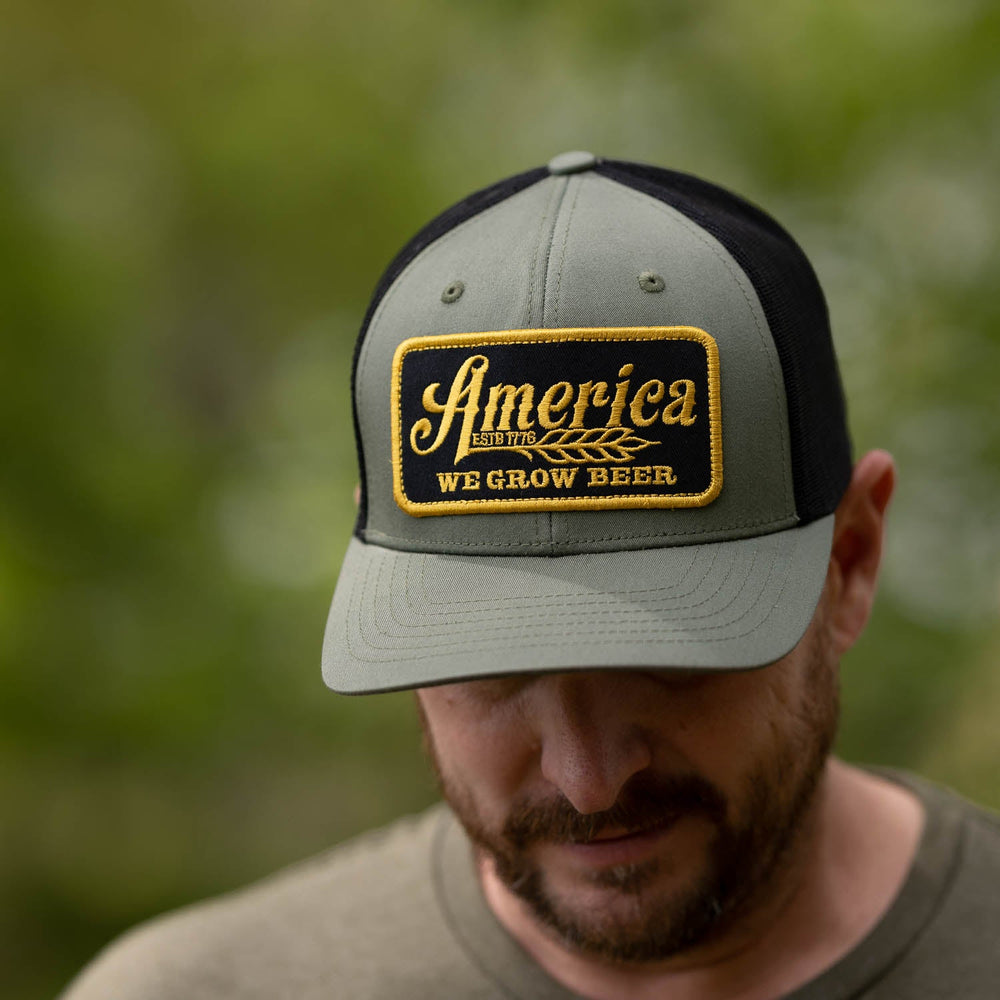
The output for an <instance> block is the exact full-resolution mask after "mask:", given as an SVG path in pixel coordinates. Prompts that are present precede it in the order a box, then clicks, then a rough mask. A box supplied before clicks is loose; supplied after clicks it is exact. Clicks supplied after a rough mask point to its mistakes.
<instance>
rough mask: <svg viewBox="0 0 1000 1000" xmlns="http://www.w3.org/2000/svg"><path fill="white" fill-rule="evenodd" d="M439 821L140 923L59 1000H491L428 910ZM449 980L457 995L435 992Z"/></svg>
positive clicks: (422, 819)
mask: <svg viewBox="0 0 1000 1000" xmlns="http://www.w3.org/2000/svg"><path fill="white" fill-rule="evenodd" d="M446 816H447V813H446V812H445V810H444V809H443V808H442V807H435V808H433V809H431V810H429V811H428V812H426V813H424V814H422V815H420V816H417V817H411V818H407V819H404V820H400V821H397V822H396V823H394V824H392V825H391V826H389V827H386V828H384V829H382V830H378V831H374V832H371V833H368V834H364V835H362V836H361V837H358V838H356V839H355V840H353V841H349V842H347V843H345V844H343V845H341V846H339V847H336V848H333V849H332V850H330V851H327V852H325V853H323V854H321V855H318V856H317V857H315V858H311V859H309V860H307V861H304V862H301V863H299V864H296V865H293V866H292V867H291V868H288V869H285V870H283V871H281V872H278V873H277V874H275V875H272V876H270V877H268V878H266V879H264V880H262V881H260V882H257V883H255V884H253V885H251V886H248V887H247V888H244V889H241V890H239V891H237V892H234V893H230V894H228V895H225V896H221V897H219V898H217V899H213V900H209V901H207V902H204V903H199V904H196V905H194V906H191V907H187V908H185V909H183V910H179V911H177V912H175V913H171V914H168V915H166V916H163V917H159V918H157V919H155V920H152V921H150V922H149V923H146V924H143V925H140V926H139V927H137V928H136V929H134V930H132V931H130V932H129V933H127V934H126V935H125V936H124V937H122V938H121V939H119V940H118V941H116V942H114V943H113V944H112V945H110V946H109V947H108V948H107V949H105V951H104V952H102V953H101V954H100V955H98V957H97V958H96V959H95V960H94V961H93V962H92V963H91V965H90V966H88V967H87V968H86V969H84V971H83V972H82V973H81V974H80V975H79V976H78V977H77V979H76V980H75V981H74V982H73V983H72V984H71V985H70V986H69V988H68V990H67V992H66V993H65V994H64V995H63V1000H98V998H100V1000H107V998H108V997H115V998H116V1000H181V998H183V1000H209V998H211V1000H223V998H228V997H239V998H240V1000H258V998H260V1000H264V998H267V1000H276V998H284V997H293V996H294V997H295V998H296V1000H311V998H313V997H315V998H317V1000H318V998H319V997H324V998H329V997H331V996H352V997H355V996H356V997H372V998H376V997H387V998H388V997H398V996H404V995H405V996H412V997H422V996H440V995H462V996H466V995H468V996H472V997H480V996H481V997H483V998H487V997H492V996H494V993H493V992H492V989H491V988H490V985H489V983H487V982H486V981H481V980H479V979H477V970H476V969H475V966H474V965H472V963H470V962H469V960H468V959H467V958H466V956H465V954H464V953H463V952H462V950H461V947H460V946H459V945H458V944H457V943H456V941H455V939H454V937H453V936H452V934H451V933H450V930H449V928H448V926H447V923H446V921H445V919H444V917H443V916H442V912H441V908H440V906H439V905H438V903H437V899H436V893H435V886H434V877H433V872H432V864H431V856H432V843H433V841H434V839H435V837H436V836H437V832H438V830H439V829H440V828H441V826H442V823H443V822H444V821H445V818H446ZM390 957H391V961H388V960H387V959H389V958H390ZM449 978H451V979H453V980H456V982H455V987H456V988H457V989H458V990H459V992H458V993H452V992H450V991H446V993H445V994H441V993H439V992H436V990H437V989H440V987H441V985H442V982H445V983H447V982H448V981H449ZM422 981H424V982H427V983H428V984H429V988H428V990H427V991H426V992H424V991H422V990H421V985H420V984H421V982H422Z"/></svg>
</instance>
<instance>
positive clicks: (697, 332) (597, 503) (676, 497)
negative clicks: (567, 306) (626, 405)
mask: <svg viewBox="0 0 1000 1000" xmlns="http://www.w3.org/2000/svg"><path fill="white" fill-rule="evenodd" d="M595 340H596V341H601V340H604V341H629V340H691V341H696V342H697V343H699V344H701V345H702V346H703V347H704V348H705V353H706V355H707V358H708V417H709V426H710V438H709V449H710V453H711V454H710V461H711V469H712V479H711V482H710V483H709V486H708V489H707V490H705V491H704V492H702V493H675V494H672V495H669V496H664V495H663V494H656V493H649V494H645V493H644V494H635V493H627V494H619V495H618V496H609V497H535V498H523V497H522V498H518V499H514V500H497V499H492V498H491V499H488V500H437V501H431V502H429V503H427V502H425V503H421V502H418V501H415V500H410V498H409V497H408V496H407V495H406V490H405V487H404V484H403V455H402V448H403V436H402V433H401V427H400V406H401V397H402V371H403V358H404V357H405V356H406V355H407V354H409V353H410V352H411V351H427V350H435V349H439V348H453V347H483V346H502V345H505V344H535V343H559V342H565V341H595ZM391 385H392V388H391V393H392V412H391V434H392V492H393V497H394V498H395V500H396V503H397V504H398V505H399V507H400V508H402V509H403V510H404V511H406V513H407V514H411V515H412V516H413V517H430V516H437V515H441V514H504V513H517V512H519V511H536V512H544V511H560V510H628V509H634V508H641V507H647V508H648V507H657V508H670V507H704V506H705V505H706V504H710V503H711V502H712V501H713V500H714V499H715V498H716V497H717V496H718V495H719V491H720V490H721V489H722V415H721V409H722V406H721V401H720V393H719V348H718V345H717V344H716V342H715V338H714V337H712V336H711V334H709V333H706V332H705V331H704V330H701V329H699V328H698V327H695V326H622V327H562V328H556V329H551V330H538V329H535V330H491V331H485V332H481V333H445V334H434V335H432V336H426V337H410V338H409V339H407V340H404V341H403V342H402V343H401V344H400V345H399V346H398V347H397V348H396V352H395V354H394V355H393V358H392V384H391Z"/></svg>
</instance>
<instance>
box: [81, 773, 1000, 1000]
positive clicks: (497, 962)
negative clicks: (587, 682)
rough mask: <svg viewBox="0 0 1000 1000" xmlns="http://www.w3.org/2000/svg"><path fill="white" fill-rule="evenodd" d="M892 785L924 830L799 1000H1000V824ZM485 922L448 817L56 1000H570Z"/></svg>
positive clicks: (171, 927) (139, 954) (363, 842)
mask: <svg viewBox="0 0 1000 1000" xmlns="http://www.w3.org/2000/svg"><path fill="white" fill-rule="evenodd" d="M895 777H896V780H898V781H900V782H902V783H904V784H906V785H907V786H908V787H910V788H911V789H913V790H914V791H915V792H916V793H917V794H918V795H919V796H920V797H921V798H922V800H923V801H924V803H925V806H926V809H927V822H926V825H925V828H924V833H923V837H922V839H921V843H920V847H919V850H918V853H917V857H916V859H915V861H914V864H913V867H912V869H911V871H910V873H909V876H908V877H907V879H906V882H905V883H904V885H903V887H902V889H901V891H900V893H899V895H898V897H897V898H896V900H895V901H894V903H893V904H892V906H891V907H890V908H889V910H888V911H887V912H886V913H885V915H884V916H883V917H882V919H881V920H880V921H879V923H878V924H877V925H876V926H875V928H874V929H873V930H872V932H871V933H870V934H869V935H868V937H866V938H865V939H864V940H863V941H862V942H861V943H860V944H859V945H857V947H855V948H854V949H853V950H852V951H851V952H849V953H848V954H847V955H845V956H844V957H843V958H842V959H841V960H840V961H838V962H837V963H835V964H834V965H833V966H831V967H830V968H828V969H827V970H826V971H825V972H823V973H822V974H821V975H820V976H818V977H817V978H816V979H813V980H812V981H811V982H809V983H807V984H806V985H805V986H803V987H801V988H800V989H798V990H796V991H794V992H793V993H791V994H789V997H790V998H793V1000H848V998H864V1000H890V998H891V1000H907V998H911V997H920V998H941V1000H944V998H948V1000H954V998H956V997H958V998H961V1000H987V998H990V1000H995V998H996V997H998V996H1000V821H998V819H997V817H995V816H992V815H990V814H988V813H986V812H984V811H982V810H980V809H977V808H976V807H974V806H972V805H970V804H969V803H967V802H964V801H963V800H961V799H959V798H958V797H957V796H954V795H952V794H951V793H949V792H946V791H944V790H942V789H940V788H937V787H935V786H932V785H930V784H928V783H926V782H924V781H922V780H919V779H916V778H911V777H909V776H901V775H897V776H895ZM574 996H575V994H573V993H571V992H569V991H568V990H566V989H565V988H564V987H562V986H560V985H559V984H558V983H556V982H555V981H554V980H553V979H551V978H550V977H549V976H548V975H547V974H546V973H545V972H543V971H542V969H541V968H540V967H539V966H538V965H536V964H535V963H534V962H533V961H532V960H531V959H530V958H529V957H528V956H527V955H526V954H525V952H524V951H523V950H522V949H521V948H520V946H519V945H517V944H516V942H515V941H514V940H513V939H512V938H511V937H510V936H509V935H508V934H507V933H506V932H505V931H504V930H503V928H502V927H501V926H500V924H499V923H498V922H497V920H496V919H495V918H494V916H493V915H492V913H491V912H490V910H489V909H488V908H487V906H486V903H485V901H484V899H483V896H482V893H481V891H480V888H479V883H478V880H477V878H476V875H475V873H474V869H473V865H472V859H471V852H470V848H469V845H468V842H467V841H466V840H465V837H464V834H463V833H462V831H461V829H460V828H459V826H458V825H457V823H456V822H455V820H454V818H453V817H452V815H451V814H450V812H448V810H447V809H445V808H444V807H443V806H437V807H435V808H433V809H431V810H429V811H428V812H426V813H424V814H423V815H422V816H418V817H415V818H411V819H406V820H402V821H400V822H397V823H395V824H393V825H392V826H390V827H387V828H386V829H384V830H381V831H378V832H375V833H371V834H366V835H365V836H363V837H360V838H358V839H357V840H354V841H352V842H350V843H348V844H345V845H343V846H341V847H338V848H335V849H333V850H331V851H329V852H327V853H325V854H322V855H320V856H318V857H316V858H314V859H312V860H309V861H307V862H304V863H302V864H299V865H296V866H294V867H293V868H290V869H288V870H286V871H283V872H280V873H279V874H277V875H274V876H272V877H270V878H268V879H266V880H264V881H263V882H259V883H257V884H255V885H253V886H250V887H249V888H247V889H243V890H241V891H239V892H236V893H232V894H230V895H227V896H224V897H221V898H219V899H217V900H212V901H209V902H207V903H201V904H199V905H197V906H193V907H190V908H188V909H185V910H181V911H179V912H177V913H175V914H171V915H168V916H166V917H161V918H159V919H157V920H155V921H152V922H151V923H149V924H146V925H143V926H141V927H139V928H138V929H136V930H134V931H132V932H130V933H129V934H127V935H126V936H125V937H124V938H122V939H121V940H120V941H118V942H116V943H115V944H113V945H112V946H111V947H110V948H108V949H107V950H106V951H105V952H103V953H102V954H101V955H99V956H98V958H97V959H96V960H95V961H94V962H93V963H92V964H91V965H90V966H89V967H88V968H87V969H85V970H84V971H83V973H81V975H80V976H79V977H78V979H77V980H76V981H75V982H74V983H73V984H71V986H70V987H69V988H68V991H67V992H66V993H65V994H64V998H63V1000H112V998H113V1000H230V998H240V1000H332V998H351V1000H400V998H404V1000H425V998H427V1000H429V998H434V1000H442V998H447V1000H512V998H519V1000H569V998H572V997H574Z"/></svg>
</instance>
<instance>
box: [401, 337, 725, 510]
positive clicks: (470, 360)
mask: <svg viewBox="0 0 1000 1000" xmlns="http://www.w3.org/2000/svg"><path fill="white" fill-rule="evenodd" d="M392 456H393V489H394V495H395V498H396V503H397V504H399V506H400V507H401V508H402V509H403V510H405V511H406V512H407V513H408V514H412V515H414V516H416V517H423V516H426V515H436V514H471V513H500V512H508V511H512V512H513V511H552V510H614V509H623V508H630V507H702V506H704V505H705V504H708V503H711V501H712V500H714V499H715V498H716V497H717V496H718V494H719V490H720V489H721V488H722V428H721V414H720V402H719V355H718V348H717V346H716V343H715V340H714V339H713V338H712V337H711V336H710V335H709V334H708V333H706V332H705V331H704V330H699V329H696V328H695V327H687V326H673V327H612V328H597V329H591V328H587V329H560V330H505V331H500V332H492V333H459V334H445V335H442V336H432V337H412V338H410V339H409V340H405V341H403V343H402V344H400V345H399V347H398V348H397V349H396V354H395V357H394V358H393V365H392Z"/></svg>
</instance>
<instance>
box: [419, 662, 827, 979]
mask: <svg viewBox="0 0 1000 1000" xmlns="http://www.w3.org/2000/svg"><path fill="white" fill-rule="evenodd" d="M764 669H768V668H764ZM805 669H806V670H807V671H808V675H807V677H808V680H807V684H806V687H805V691H804V694H803V696H802V698H801V700H800V704H798V705H787V704H785V705H782V706H781V709H782V710H783V711H785V712H786V713H787V716H786V719H785V720H784V721H785V723H786V725H784V726H781V727H779V731H780V733H781V735H780V738H779V741H778V742H776V743H775V744H772V745H771V746H769V747H768V748H767V750H766V751H761V752H760V753H759V754H758V756H757V757H756V758H755V759H753V760H750V761H749V762H748V766H747V767H746V769H745V770H744V773H743V775H742V776H741V780H740V782H739V786H738V790H737V791H736V792H734V794H733V797H732V799H730V798H729V797H727V796H726V795H725V794H724V793H723V791H722V790H721V789H720V788H719V787H717V786H716V785H714V784H713V783H712V782H711V781H709V780H708V779H707V778H705V777H704V776H702V775H699V774H696V773H684V774H668V775H664V774H657V773H655V772H653V771H651V770H644V771H641V772H639V773H637V774H635V775H633V776H632V778H631V779H630V780H629V781H628V782H626V784H625V785H624V786H623V788H622V790H621V792H620V794H619V797H618V799H617V801H616V802H615V803H614V805H613V806H612V807H611V808H610V809H608V810H606V811H603V812H599V813H590V814H581V813H579V812H577V811H576V809H574V808H573V806H572V805H571V804H570V803H569V802H568V801H567V800H566V799H565V798H564V797H562V796H557V797H553V798H550V799H546V800H544V801H538V800H537V799H527V798H526V799H522V800H517V801H515V802H513V803H512V804H511V807H510V808H509V810H508V812H507V815H506V817H505V819H504V821H503V823H502V825H501V826H500V828H499V829H496V828H492V829H491V828H490V827H489V826H488V825H487V824H486V823H485V822H484V821H483V819H482V817H481V815H480V812H479V809H478V807H477V804H476V802H475V798H474V795H473V793H472V792H471V790H469V789H467V788H465V787H461V786H458V785H457V784H455V783H452V782H451V781H449V780H448V778H447V777H446V775H445V773H444V771H443V769H442V767H441V765H440V762H439V761H438V760H437V757H436V753H435V749H434V743H433V739H432V738H431V732H430V729H429V727H428V726H427V722H426V719H425V718H424V717H423V711H422V710H421V713H420V714H421V718H422V719H423V722H424V732H425V742H426V744H427V748H428V752H429V755H430V757H431V760H432V762H433V764H434V767H435V770H436V772H437V775H438V781H439V783H440V785H441V789H442V793H443V795H444V797H445V799H446V800H447V801H448V803H449V805H450V806H451V808H452V810H453V811H454V813H455V814H456V816H457V817H458V819H459V821H460V822H461V824H462V826H463V827H464V829H465V831H466V833H467V835H468V836H469V839H470V840H471V841H472V843H473V845H474V846H475V847H476V849H477V850H478V852H479V853H480V855H481V856H482V857H484V858H485V859H486V860H487V861H488V862H489V863H490V864H492V866H493V870H494V872H495V873H496V875H497V877H498V879H499V880H500V882H501V883H502V884H503V885H504V886H505V887H506V888H507V889H508V890H509V891H510V892H511V893H512V894H513V895H515V896H516V897H518V898H519V899H520V900H521V901H522V902H523V903H524V904H526V906H527V908H528V910H529V912H530V913H531V914H532V915H533V917H534V918H535V920H536V921H537V922H538V923H540V924H541V925H542V926H544V927H547V928H549V930H550V931H552V932H554V933H555V935H556V936H557V937H558V938H559V939H560V940H561V941H562V942H563V943H564V944H566V945H568V946H569V947H570V948H572V949H574V950H576V951H578V952H581V953H583V954H585V955H589V956H592V957H595V958H599V959H603V960H605V961H609V962H613V963H616V964H637V963H650V962H656V961H663V960H665V959H668V958H672V957H674V956H676V955H678V954H681V953H683V952H686V951H690V950H691V949H694V948H696V947H704V946H706V945H711V944H712V943H713V942H714V941H716V940H718V939H719V938H722V937H724V936H725V935H726V934H727V933H729V932H730V931H731V929H732V928H733V927H734V926H736V925H738V924H739V923H740V922H741V921H743V920H744V919H745V918H746V917H747V915H748V914H750V913H752V912H755V911H757V910H758V909H761V908H763V907H766V906H767V905H769V904H770V903H773V902H774V901H775V896H780V894H781V892H782V887H783V886H785V885H786V884H787V882H788V879H787V878H783V877H782V872H783V871H784V870H786V869H788V868H789V867H790V866H791V865H792V864H793V862H794V857H795V854H796V848H797V847H799V846H800V844H801V842H802V841H803V839H804V837H803V831H804V830H805V829H806V828H807V826H808V820H809V818H810V816H811V814H812V812H813V808H812V807H813V805H814V802H815V799H816V790H817V787H818V784H819V779H820V776H821V775H822V773H823V770H824V767H825V763H826V760H827V756H828V754H829V752H830V748H831V746H832V743H833V739H834V736H835V734H836V729H837V721H838V714H839V698H838V689H837V679H836V670H835V668H834V667H833V666H832V665H831V664H830V663H829V662H828V661H827V660H826V658H825V657H824V656H823V655H822V651H821V649H820V648H819V643H818V642H813V643H811V644H810V649H809V663H808V665H807V666H806V668H805ZM418 704H419V702H418ZM681 820H685V821H691V820H694V821H695V822H698V823H700V824H701V826H703V827H704V828H705V829H707V831H708V833H707V836H706V837H705V838H704V843H703V846H702V848H701V849H700V850H699V851H698V852H696V853H697V855H698V856H697V857H694V856H692V855H691V854H690V852H688V853H686V854H685V856H684V857H683V858H680V857H677V856H674V855H672V854H671V852H670V850H669V848H666V849H661V851H659V852H658V853H657V854H656V855H655V856H654V857H651V858H649V859H646V860H643V861H641V862H637V863H634V864H625V865H615V866H611V867H605V868H595V869H593V870H590V871H588V872H586V873H577V875H576V878H577V881H578V883H580V885H579V886H578V888H581V889H583V890H584V894H585V895H584V897H583V898H581V897H580V895H579V894H577V893H573V892H566V891H560V889H559V888H558V887H557V886H555V885H553V884H552V880H551V879H550V877H549V874H548V873H547V872H546V870H545V867H544V866H543V865H542V864H540V863H539V861H538V860H537V859H536V857H535V856H534V853H533V848H536V847H539V846H544V845H546V844H572V843H587V842H589V841H591V840H593V839H594V838H596V837H599V836H600V835H601V834H602V833H603V832H604V831H621V830H623V829H624V830H627V831H628V832H629V833H630V834H635V833H641V832H644V831H648V830H649V831H651V830H657V829H662V828H667V827H670V826H672V825H674V824H676V823H678V822H680V821H681ZM668 836H669V834H668ZM667 882H669V883H670V885H671V886H672V887H671V888H669V889H667V888H665V887H664V886H665V883H667ZM593 892H597V893H603V895H598V896H597V897H594V896H593V895H592V893H593ZM595 898H597V899H600V900H601V901H602V903H603V904H604V905H602V903H598V904H596V905H595V904H594V902H593V899H595Z"/></svg>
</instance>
